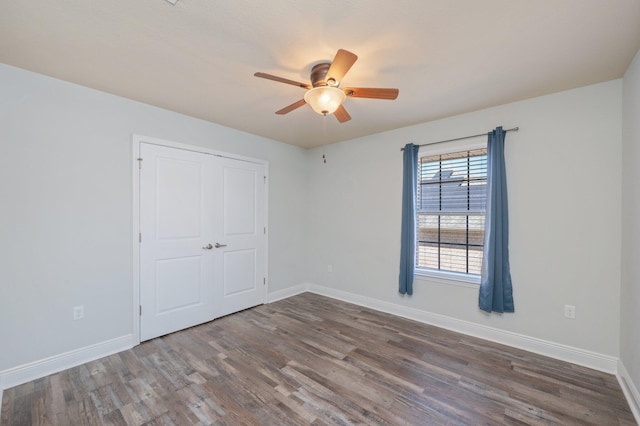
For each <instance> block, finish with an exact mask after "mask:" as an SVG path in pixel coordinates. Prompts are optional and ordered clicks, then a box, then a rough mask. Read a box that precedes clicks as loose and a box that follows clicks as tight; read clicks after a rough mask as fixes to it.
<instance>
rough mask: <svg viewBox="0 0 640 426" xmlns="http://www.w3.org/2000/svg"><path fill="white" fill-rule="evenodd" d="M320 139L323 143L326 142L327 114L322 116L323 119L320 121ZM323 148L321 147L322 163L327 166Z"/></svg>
mask: <svg viewBox="0 0 640 426" xmlns="http://www.w3.org/2000/svg"><path fill="white" fill-rule="evenodd" d="M322 138H323V139H324V140H325V141H326V140H327V114H324V118H323V119H322ZM324 147H325V146H324V145H322V162H323V163H324V164H327V156H326V154H325V151H324V149H325V148H324Z"/></svg>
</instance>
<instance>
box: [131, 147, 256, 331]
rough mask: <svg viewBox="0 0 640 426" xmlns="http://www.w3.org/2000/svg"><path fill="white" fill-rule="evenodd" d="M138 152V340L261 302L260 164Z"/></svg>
mask: <svg viewBox="0 0 640 426" xmlns="http://www.w3.org/2000/svg"><path fill="white" fill-rule="evenodd" d="M140 157H141V158H142V168H141V170H140V231H141V242H140V305H141V313H140V340H141V341H144V340H148V339H152V338H154V337H157V336H161V335H164V334H168V333H171V332H174V331H177V330H181V329H184V328H187V327H191V326H194V325H197V324H201V323H203V322H207V321H210V320H212V319H215V318H218V317H220V316H222V315H227V314H230V313H233V312H237V311H239V310H242V309H246V308H249V307H252V306H255V305H258V304H260V303H264V300H265V297H264V295H265V291H266V289H265V286H264V285H263V284H264V277H265V274H264V258H265V253H266V246H265V241H266V237H265V230H264V216H265V214H264V210H265V200H264V197H265V183H264V171H265V170H264V165H262V164H256V163H252V162H247V161H241V160H235V159H230V158H224V157H218V156H214V155H211V154H206V153H199V152H194V151H189V150H184V149H179V148H172V147H166V146H160V145H155V144H147V143H141V144H140Z"/></svg>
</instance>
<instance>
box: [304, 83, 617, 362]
mask: <svg viewBox="0 0 640 426" xmlns="http://www.w3.org/2000/svg"><path fill="white" fill-rule="evenodd" d="M621 88H622V81H621V80H614V81H610V82H607V83H602V84H597V85H593V86H587V87H583V88H580V89H575V90H570V91H566V92H561V93H556V94H553V95H549V96H544V97H539V98H534V99H530V100H526V101H522V102H517V103H512V104H508V105H503V106H499V107H496V108H491V109H486V110H482V111H478V112H474V113H470V114H465V115H460V116H456V117H451V118H447V119H443V120H438V121H433V122H429V123H425V124H420V125H416V126H411V127H407V128H403V129H398V130H394V131H390V132H386V133H380V134H376V135H373V136H368V137H365V138H361V139H355V140H351V141H347V142H344V143H340V144H335V145H330V146H328V147H325V148H318V149H315V150H313V151H311V153H310V155H311V159H312V161H311V164H310V166H309V173H310V179H311V181H310V193H311V194H313V197H312V199H311V203H310V205H309V218H310V220H311V223H310V225H309V235H310V241H313V245H312V247H311V250H312V252H311V255H310V260H309V262H310V264H309V271H308V272H309V274H308V275H309V277H310V278H309V279H310V282H311V283H313V284H316V285H320V286H325V287H330V288H333V289H336V290H341V291H344V292H347V293H351V294H355V295H358V296H363V297H368V298H370V299H374V300H379V301H385V302H391V303H395V304H398V305H403V306H407V307H410V308H415V309H418V310H421V311H424V312H428V313H431V314H439V315H443V316H445V317H448V318H454V319H458V320H461V321H467V322H469V323H473V324H478V325H484V326H488V327H494V328H497V329H500V330H505V331H507V332H513V333H518V334H520V335H524V336H529V337H532V338H537V339H542V340H545V341H548V342H555V343H557V344H560V345H568V346H571V347H574V348H579V349H582V350H584V351H591V352H594V353H599V354H604V355H609V356H612V357H617V356H618V351H619V327H620V320H619V312H620V241H621V236H620V233H621V232H620V221H621V219H620V212H621V207H620V204H621V184H620V182H621V173H620V156H621V130H620V120H621ZM498 125H503V126H504V128H510V127H514V126H519V127H520V131H519V132H517V133H514V132H512V133H508V134H507V137H506V161H507V174H508V186H509V202H510V205H509V212H510V225H511V229H510V237H511V238H510V248H511V267H512V278H513V283H514V295H515V307H516V312H515V314H504V315H486V314H484V313H482V312H481V311H480V310H479V309H478V306H477V304H478V289H477V286H474V285H456V284H451V283H445V282H442V281H440V280H433V279H427V278H420V279H417V280H416V282H415V283H414V294H413V296H411V297H401V296H400V295H399V293H398V290H397V282H398V271H399V269H398V263H399V253H400V240H399V238H400V216H401V214H400V200H401V184H402V182H401V181H402V179H401V177H402V176H401V174H402V170H401V168H402V157H401V152H400V148H401V147H402V146H404V144H406V143H408V142H413V143H427V142H430V141H432V142H433V141H438V140H445V139H451V138H455V137H460V136H466V135H473V134H477V133H481V132H484V131H489V130H491V129H493V128H494V127H496V126H498ZM463 142H464V141H463ZM323 151H324V152H326V156H327V164H323V163H322V161H321V154H322V152H323ZM328 265H332V267H333V272H331V273H330V272H328ZM565 304H571V305H575V306H576V318H575V319H567V318H565V317H564V305H565Z"/></svg>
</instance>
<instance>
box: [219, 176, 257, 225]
mask: <svg viewBox="0 0 640 426" xmlns="http://www.w3.org/2000/svg"><path fill="white" fill-rule="evenodd" d="M223 182H224V187H223V193H224V200H223V203H224V204H223V205H224V235H225V236H232V235H249V236H254V235H255V234H256V225H257V224H256V197H257V185H256V171H255V170H251V169H249V170H246V169H240V168H237V165H234V166H233V167H225V168H224V176H223Z"/></svg>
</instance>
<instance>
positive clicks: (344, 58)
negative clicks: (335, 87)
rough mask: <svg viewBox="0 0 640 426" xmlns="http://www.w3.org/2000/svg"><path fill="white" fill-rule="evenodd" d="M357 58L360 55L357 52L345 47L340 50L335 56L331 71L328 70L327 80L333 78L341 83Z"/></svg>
mask: <svg viewBox="0 0 640 426" xmlns="http://www.w3.org/2000/svg"><path fill="white" fill-rule="evenodd" d="M357 60H358V57H357V56H356V55H355V54H353V53H351V52H349V51H347V50H343V49H340V50H338V53H336V57H335V58H333V62H331V66H330V67H329V71H327V76H326V78H325V81H326V80H329V79H330V78H332V79H334V80H335V81H336V82H337V83H340V81H341V80H342V77H344V75H345V74H346V73H347V71H349V70H350V69H351V67H352V66H353V64H354V63H355V62H356V61H357Z"/></svg>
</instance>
